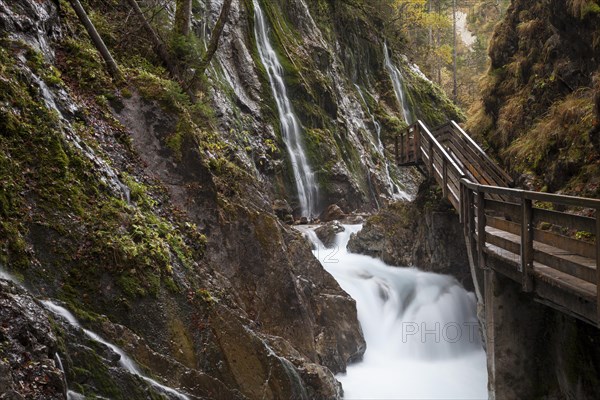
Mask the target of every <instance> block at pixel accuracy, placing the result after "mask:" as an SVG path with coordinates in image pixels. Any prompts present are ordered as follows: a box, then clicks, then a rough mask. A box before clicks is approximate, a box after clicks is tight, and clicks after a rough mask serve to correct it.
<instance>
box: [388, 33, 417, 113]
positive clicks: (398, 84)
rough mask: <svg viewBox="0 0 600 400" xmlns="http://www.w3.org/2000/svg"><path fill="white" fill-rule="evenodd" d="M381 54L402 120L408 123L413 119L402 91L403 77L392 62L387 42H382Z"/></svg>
mask: <svg viewBox="0 0 600 400" xmlns="http://www.w3.org/2000/svg"><path fill="white" fill-rule="evenodd" d="M383 56H384V59H385V68H386V69H387V70H388V73H389V74H390V78H391V80H392V85H393V86H394V93H396V98H397V99H398V102H399V103H400V105H401V106H402V113H403V114H404V121H406V123H407V124H408V125H410V124H412V123H413V122H414V121H413V116H412V113H411V112H410V105H409V104H408V101H407V99H406V95H405V93H404V86H403V83H402V82H403V81H404V79H403V77H402V73H401V72H400V70H399V69H398V68H397V67H396V66H395V65H394V64H393V63H392V60H391V58H390V54H389V52H388V48H387V43H385V42H384V43H383Z"/></svg>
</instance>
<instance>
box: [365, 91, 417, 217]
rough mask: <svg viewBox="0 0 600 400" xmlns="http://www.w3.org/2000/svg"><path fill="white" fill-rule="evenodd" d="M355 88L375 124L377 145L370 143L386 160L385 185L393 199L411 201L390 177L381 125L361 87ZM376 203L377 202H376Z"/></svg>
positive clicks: (369, 177) (368, 176)
mask: <svg viewBox="0 0 600 400" xmlns="http://www.w3.org/2000/svg"><path fill="white" fill-rule="evenodd" d="M354 87H355V88H356V91H357V92H358V95H359V96H360V98H361V99H362V101H363V103H364V105H365V107H366V109H367V114H368V115H369V118H371V122H372V123H373V126H374V127H375V134H376V139H377V143H374V142H373V141H372V140H371V141H370V142H371V145H372V146H373V148H374V149H375V150H376V151H377V153H378V154H379V155H380V156H381V158H382V159H383V160H384V169H385V171H384V172H385V175H384V178H385V181H386V182H385V183H386V184H387V186H388V190H389V191H390V193H391V194H392V198H393V199H405V200H409V199H410V196H409V195H408V193H406V192H405V191H404V190H402V189H401V188H400V186H398V184H397V183H396V182H394V180H393V179H392V176H391V175H390V162H389V160H388V158H387V157H386V155H385V148H384V146H383V142H382V141H381V124H380V123H379V122H378V121H377V120H376V119H375V115H373V113H372V112H371V108H370V107H369V103H367V100H366V99H365V96H364V94H363V91H362V89H361V87H360V86H359V85H357V84H354ZM367 178H368V180H369V185H371V176H370V175H367ZM371 191H372V189H371ZM375 201H377V200H375ZM377 208H379V204H377Z"/></svg>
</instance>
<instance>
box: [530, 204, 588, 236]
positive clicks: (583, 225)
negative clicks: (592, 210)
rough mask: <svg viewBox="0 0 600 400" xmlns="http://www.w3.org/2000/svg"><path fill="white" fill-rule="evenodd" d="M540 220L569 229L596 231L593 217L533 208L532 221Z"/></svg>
mask: <svg viewBox="0 0 600 400" xmlns="http://www.w3.org/2000/svg"><path fill="white" fill-rule="evenodd" d="M540 222H548V223H550V224H553V225H558V226H562V227H565V228H569V229H577V230H579V231H585V232H595V231H596V221H595V220H594V218H589V217H583V216H581V215H575V214H568V213H564V212H560V211H552V210H546V209H543V208H534V210H533V223H534V224H538V223H540Z"/></svg>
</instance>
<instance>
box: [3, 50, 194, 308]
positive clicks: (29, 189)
mask: <svg viewBox="0 0 600 400" xmlns="http://www.w3.org/2000/svg"><path fill="white" fill-rule="evenodd" d="M18 53H24V54H25V56H26V57H27V64H28V65H29V66H32V68H33V66H36V67H37V68H36V69H34V70H33V72H34V73H35V72H36V71H37V70H38V69H44V67H45V66H44V65H43V62H42V61H40V59H39V56H37V55H36V53H35V52H33V51H32V50H31V49H30V48H28V47H26V46H25V45H23V44H22V43H18V42H14V41H8V40H4V42H3V45H2V49H0V78H1V79H0V86H1V87H0V89H1V93H0V104H4V105H8V107H6V106H4V107H0V113H1V115H0V120H1V121H2V125H3V126H2V127H1V128H2V131H3V132H4V133H5V134H4V135H3V136H2V137H1V138H0V150H1V151H0V154H1V156H0V179H1V187H2V191H1V192H0V212H1V213H2V223H1V225H0V231H1V232H0V233H1V234H0V237H1V238H2V240H1V241H0V245H1V252H0V262H2V263H3V264H6V265H9V266H10V267H11V268H12V269H14V270H16V271H18V272H19V273H21V274H24V275H31V274H35V275H39V274H40V273H43V272H41V271H47V272H46V273H47V274H50V275H53V276H55V275H62V274H66V275H65V276H64V277H63V278H66V279H67V282H68V285H67V286H65V288H64V292H63V293H64V295H65V298H66V299H69V298H72V296H77V293H71V292H70V291H68V290H66V288H68V287H71V289H72V288H75V287H76V288H78V290H86V289H88V290H89V292H90V293H93V291H94V290H97V288H95V287H94V285H95V284H97V281H95V279H100V277H101V276H102V275H103V274H104V273H106V272H110V273H111V274H112V275H113V276H115V278H116V281H117V284H118V286H119V287H120V289H121V290H122V291H123V293H124V294H125V295H126V296H129V297H132V296H137V295H146V294H154V295H156V294H157V292H158V290H159V288H160V285H161V282H164V283H165V284H166V285H167V287H168V288H171V289H172V290H178V289H177V285H174V284H173V281H172V274H173V268H174V264H178V265H181V266H182V267H183V268H188V269H190V268H191V265H192V263H193V259H194V258H196V259H198V258H201V256H202V251H203V243H204V242H205V241H206V238H204V237H202V235H199V234H197V233H196V231H197V229H196V228H195V227H194V226H191V225H185V226H184V225H179V223H177V222H174V221H170V220H168V219H166V218H164V217H161V216H159V215H158V214H156V208H155V206H156V200H154V198H153V195H151V194H150V192H151V191H150V190H149V189H148V188H147V187H146V186H145V185H144V184H142V183H140V182H136V181H135V180H134V179H133V178H132V177H129V176H125V177H124V179H123V180H124V183H125V184H127V186H129V188H130V189H131V199H132V202H133V204H131V205H130V204H127V203H126V202H125V201H123V200H121V199H120V198H117V197H114V194H112V193H111V191H110V189H109V187H108V186H107V185H106V184H105V183H103V181H102V179H101V178H100V176H99V175H98V174H99V173H98V172H94V171H96V170H97V168H96V167H94V166H93V164H92V163H91V162H90V160H89V159H87V158H85V157H84V156H83V155H81V154H80V153H79V152H77V151H75V150H74V149H73V148H72V147H71V145H70V144H68V143H67V142H66V141H65V140H64V131H65V129H69V128H68V127H66V126H64V125H63V124H62V123H61V122H60V121H59V118H58V116H57V113H56V112H55V111H54V110H52V109H48V108H46V107H45V106H44V105H43V103H42V99H41V98H40V97H39V96H38V95H37V94H36V93H35V92H32V91H31V90H30V89H29V85H28V83H26V82H27V77H26V76H24V75H23V73H22V72H21V69H20V66H19V65H18V62H17V61H15V60H16V59H17V57H16V55H17V54H18ZM40 63H42V64H40ZM153 192H156V190H153ZM32 226H40V227H43V228H44V229H47V230H50V231H53V232H56V233H58V234H59V235H60V236H61V237H62V239H61V240H58V241H56V243H55V245H54V248H53V249H52V250H51V252H53V253H54V254H55V256H54V257H58V258H57V261H59V263H58V264H57V265H54V266H50V265H48V266H46V268H44V269H43V270H40V269H38V268H34V267H33V265H32V263H35V257H36V255H35V249H33V248H31V247H30V245H29V244H28V240H27V237H28V235H30V234H31V231H30V230H31V228H32ZM189 240H194V241H195V245H194V247H195V249H192V248H191V247H190V246H189V245H188V243H189ZM70 265H77V266H78V268H77V270H70V267H69V266H70ZM53 268H56V270H52V269H53ZM69 270H70V271H69ZM80 270H83V271H87V272H86V273H85V274H86V275H85V278H84V276H83V275H82V274H81V271H80ZM73 279H75V281H73ZM80 280H81V281H80ZM69 285H70V286H69Z"/></svg>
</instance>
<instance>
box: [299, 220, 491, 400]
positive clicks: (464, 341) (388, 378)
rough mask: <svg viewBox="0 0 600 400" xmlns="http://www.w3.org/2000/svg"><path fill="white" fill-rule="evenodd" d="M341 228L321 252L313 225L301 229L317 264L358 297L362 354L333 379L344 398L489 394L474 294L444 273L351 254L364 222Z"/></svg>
mask: <svg viewBox="0 0 600 400" xmlns="http://www.w3.org/2000/svg"><path fill="white" fill-rule="evenodd" d="M344 228H345V231H344V232H342V233H339V234H338V236H337V238H336V240H337V242H336V244H337V246H336V247H335V248H333V249H325V248H324V247H323V245H322V243H321V242H320V241H319V239H318V238H317V237H316V234H315V233H314V231H313V230H312V228H311V227H302V228H301V230H302V231H303V232H305V233H306V235H307V236H308V237H309V239H310V240H311V241H312V242H313V243H314V244H315V245H316V249H315V250H314V254H315V256H316V257H317V258H318V259H319V261H321V264H322V265H323V267H324V268H325V269H326V270H327V271H328V272H329V273H331V274H332V275H333V276H334V278H335V279H336V280H337V281H338V283H339V284H340V286H341V287H342V288H343V289H344V290H345V291H346V292H347V293H348V294H350V296H352V297H353V298H354V299H355V300H356V307H357V311H358V319H359V321H360V324H361V327H362V330H363V333H364V336H365V340H366V342H367V351H366V352H365V355H364V358H363V361H362V362H360V363H357V364H354V365H351V366H349V367H348V369H347V373H346V374H340V375H338V376H337V379H338V380H339V381H340V382H341V383H342V385H343V387H344V393H345V398H346V399H365V398H368V399H484V398H487V395H488V393H487V369H486V357H485V352H484V351H483V348H482V344H481V337H480V334H479V328H478V323H477V317H476V302H475V297H474V295H473V294H472V293H469V292H467V291H466V290H465V289H464V288H463V287H462V286H460V285H459V284H458V282H457V281H456V280H455V279H454V278H452V277H450V276H446V275H440V274H434V273H428V272H423V271H420V270H418V269H414V268H396V267H390V266H388V265H386V264H384V263H383V262H382V261H380V260H377V259H375V258H372V257H368V256H364V255H358V254H352V253H349V252H348V251H347V250H346V245H347V243H348V240H349V239H350V235H351V234H352V233H355V232H358V231H359V230H360V229H361V228H362V226H361V225H344Z"/></svg>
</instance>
